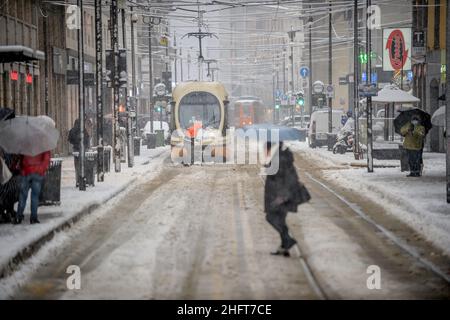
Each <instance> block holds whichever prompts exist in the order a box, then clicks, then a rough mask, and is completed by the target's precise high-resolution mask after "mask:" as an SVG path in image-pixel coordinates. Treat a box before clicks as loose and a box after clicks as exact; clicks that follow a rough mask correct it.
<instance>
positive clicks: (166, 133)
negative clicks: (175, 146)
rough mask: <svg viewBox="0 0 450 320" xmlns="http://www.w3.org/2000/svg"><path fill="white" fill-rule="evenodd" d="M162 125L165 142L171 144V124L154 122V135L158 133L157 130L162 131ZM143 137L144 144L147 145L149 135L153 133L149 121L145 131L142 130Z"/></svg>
mask: <svg viewBox="0 0 450 320" xmlns="http://www.w3.org/2000/svg"><path fill="white" fill-rule="evenodd" d="M161 123H162V130H164V141H165V142H166V143H169V142H170V128H169V124H168V123H167V122H166V121H159V120H154V121H153V133H156V130H161ZM141 133H142V134H141V136H142V144H144V145H146V144H147V133H151V131H150V121H147V123H146V124H145V127H144V129H141Z"/></svg>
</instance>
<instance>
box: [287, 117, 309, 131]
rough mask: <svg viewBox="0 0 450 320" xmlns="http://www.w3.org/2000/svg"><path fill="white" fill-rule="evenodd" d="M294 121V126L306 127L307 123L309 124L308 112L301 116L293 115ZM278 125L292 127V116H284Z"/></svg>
mask: <svg viewBox="0 0 450 320" xmlns="http://www.w3.org/2000/svg"><path fill="white" fill-rule="evenodd" d="M294 121H295V127H301V128H306V127H308V124H309V115H308V114H305V115H303V116H301V115H295V116H294ZM302 124H303V125H302ZM280 125H282V126H289V127H292V117H286V118H284V119H283V120H282V121H281V123H280Z"/></svg>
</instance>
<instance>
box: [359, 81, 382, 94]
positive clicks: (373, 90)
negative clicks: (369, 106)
mask: <svg viewBox="0 0 450 320" xmlns="http://www.w3.org/2000/svg"><path fill="white" fill-rule="evenodd" d="M358 92H359V96H360V97H374V96H377V95H378V90H377V85H376V84H375V83H371V84H368V85H366V84H360V85H359V86H358Z"/></svg>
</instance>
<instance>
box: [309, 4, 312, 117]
mask: <svg viewBox="0 0 450 320" xmlns="http://www.w3.org/2000/svg"><path fill="white" fill-rule="evenodd" d="M309 11H310V16H309V19H308V29H309V85H308V100H309V118H310V119H311V114H312V112H313V90H312V84H313V61H312V23H313V18H312V16H311V5H309Z"/></svg>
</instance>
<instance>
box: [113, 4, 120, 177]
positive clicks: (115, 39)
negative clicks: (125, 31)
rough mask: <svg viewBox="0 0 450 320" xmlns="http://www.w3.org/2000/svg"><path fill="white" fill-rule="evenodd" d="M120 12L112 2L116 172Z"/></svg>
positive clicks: (116, 158)
mask: <svg viewBox="0 0 450 320" xmlns="http://www.w3.org/2000/svg"><path fill="white" fill-rule="evenodd" d="M118 20H119V10H118V8H117V0H111V17H110V21H111V46H112V51H113V52H112V54H113V60H114V68H113V70H114V72H113V75H114V79H113V97H114V103H113V107H114V109H113V113H114V119H113V121H114V125H113V143H114V146H113V149H114V151H113V152H114V168H115V172H120V171H121V164H120V141H119V135H120V128H119V103H120V101H119V25H118Z"/></svg>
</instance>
